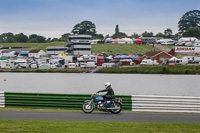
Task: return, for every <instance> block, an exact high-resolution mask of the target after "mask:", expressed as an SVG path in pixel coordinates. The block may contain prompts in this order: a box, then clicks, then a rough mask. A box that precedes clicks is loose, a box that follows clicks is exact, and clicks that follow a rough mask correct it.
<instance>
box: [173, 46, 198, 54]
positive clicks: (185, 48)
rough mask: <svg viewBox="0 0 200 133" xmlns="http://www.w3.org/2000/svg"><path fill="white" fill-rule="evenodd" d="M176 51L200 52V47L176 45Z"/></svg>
mask: <svg viewBox="0 0 200 133" xmlns="http://www.w3.org/2000/svg"><path fill="white" fill-rule="evenodd" d="M175 52H176V53H200V47H175Z"/></svg>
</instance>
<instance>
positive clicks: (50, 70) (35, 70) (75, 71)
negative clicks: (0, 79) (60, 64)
mask: <svg viewBox="0 0 200 133" xmlns="http://www.w3.org/2000/svg"><path fill="white" fill-rule="evenodd" d="M88 70H89V69H81V68H75V69H49V70H42V69H0V72H17V73H20V72H21V73H86V72H88Z"/></svg>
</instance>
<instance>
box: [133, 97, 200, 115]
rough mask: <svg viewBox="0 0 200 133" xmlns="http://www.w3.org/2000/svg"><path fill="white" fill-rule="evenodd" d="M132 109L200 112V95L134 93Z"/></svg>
mask: <svg viewBox="0 0 200 133" xmlns="http://www.w3.org/2000/svg"><path fill="white" fill-rule="evenodd" d="M132 111H151V112H187V113H200V97H182V96H147V95H132Z"/></svg>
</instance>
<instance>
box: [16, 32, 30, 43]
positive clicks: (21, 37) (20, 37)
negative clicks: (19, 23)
mask: <svg viewBox="0 0 200 133" xmlns="http://www.w3.org/2000/svg"><path fill="white" fill-rule="evenodd" d="M14 39H15V40H16V42H27V41H28V36H26V35H24V34H23V33H19V34H15V36H14Z"/></svg>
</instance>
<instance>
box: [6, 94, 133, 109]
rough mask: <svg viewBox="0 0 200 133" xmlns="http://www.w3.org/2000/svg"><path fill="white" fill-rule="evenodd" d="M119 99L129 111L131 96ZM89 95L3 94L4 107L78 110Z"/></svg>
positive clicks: (121, 96) (119, 96) (88, 98)
mask: <svg viewBox="0 0 200 133" xmlns="http://www.w3.org/2000/svg"><path fill="white" fill-rule="evenodd" d="M116 97H117V98H121V99H122V102H123V105H122V108H123V110H131V108H132V102H131V96H125V95H117V96H116ZM90 99H91V95H89V94H52V93H49V94H48V93H18V92H5V107H23V108H56V109H71V110H80V109H81V106H82V103H83V102H84V101H85V100H90Z"/></svg>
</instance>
